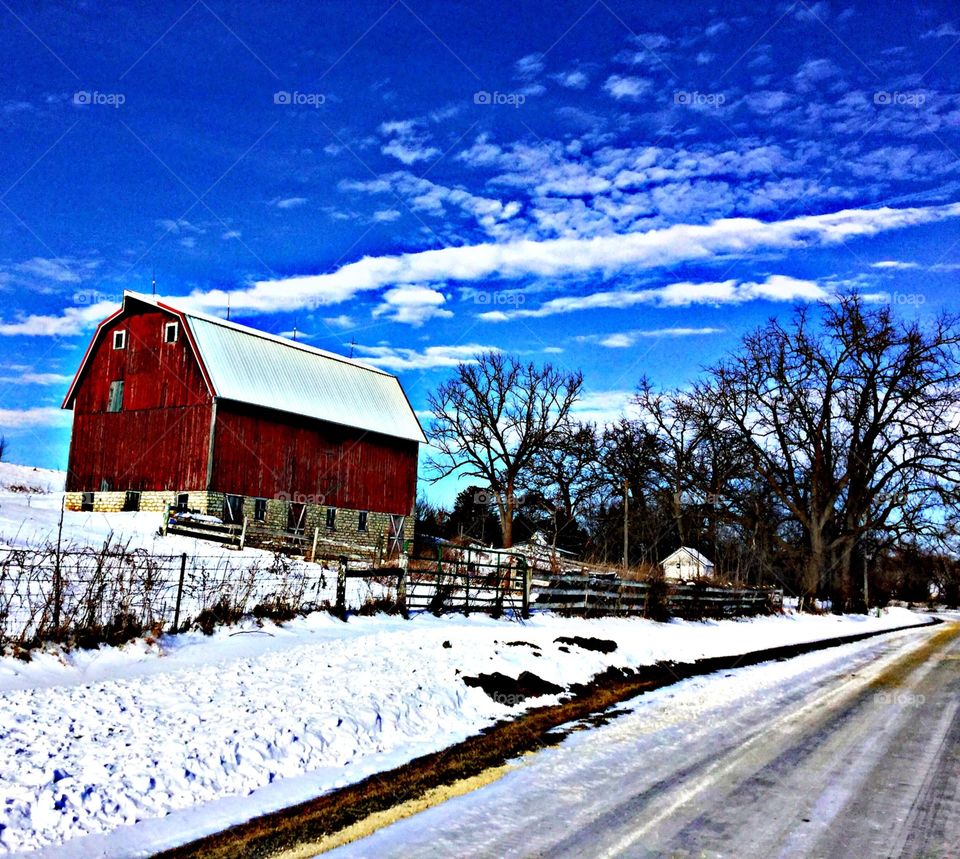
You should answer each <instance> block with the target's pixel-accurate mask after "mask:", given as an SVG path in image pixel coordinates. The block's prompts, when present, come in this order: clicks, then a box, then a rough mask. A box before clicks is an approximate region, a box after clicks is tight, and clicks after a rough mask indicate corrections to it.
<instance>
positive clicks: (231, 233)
mask: <svg viewBox="0 0 960 859" xmlns="http://www.w3.org/2000/svg"><path fill="white" fill-rule="evenodd" d="M240 235H241V233H240V230H227V231H226V232H225V233H224V234H223V235H222V236H220V238H221V239H223V240H224V241H229V240H230V239H239V238H240Z"/></svg>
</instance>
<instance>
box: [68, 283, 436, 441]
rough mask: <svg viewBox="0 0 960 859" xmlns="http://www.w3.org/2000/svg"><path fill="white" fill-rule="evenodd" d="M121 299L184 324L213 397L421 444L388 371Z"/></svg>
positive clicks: (142, 298) (135, 296) (131, 296)
mask: <svg viewBox="0 0 960 859" xmlns="http://www.w3.org/2000/svg"><path fill="white" fill-rule="evenodd" d="M128 301H135V302H141V303H144V304H149V305H152V306H155V307H157V308H159V309H160V310H164V311H166V312H168V313H172V314H174V315H176V316H179V317H180V318H181V319H182V320H183V322H184V325H185V326H186V327H187V329H188V331H189V335H190V339H191V342H192V343H193V345H194V347H195V348H196V351H197V358H198V359H199V361H200V363H201V365H202V367H203V369H204V370H205V373H206V376H207V379H208V380H209V383H210V386H211V389H212V390H211V393H212V394H213V395H214V396H216V397H218V398H221V399H224V400H232V401H234V402H238V403H245V404H248V405H252V406H259V407H262V408H267V409H275V410H277V411H281V412H287V413H290V414H295V415H302V416H304V417H309V418H315V419H317V420H322V421H327V422H329V423H335V424H340V425H343V426H349V427H355V428H357V429H363V430H367V431H368V432H375V433H380V434H382V435H386V436H391V437H393V438H402V439H408V440H410V441H416V442H425V441H426V438H425V437H424V434H423V429H422V428H421V427H420V422H419V421H418V420H417V416H416V414H415V413H414V411H413V408H412V407H411V405H410V401H409V400H408V399H407V396H406V394H405V393H404V391H403V388H402V387H401V386H400V380H399V379H397V377H396V376H393V375H391V374H390V373H387V372H385V371H383V370H381V369H379V368H377V367H371V366H370V365H368V364H364V363H363V362H361V361H356V360H354V359H352V358H346V357H344V356H342V355H337V354H335V353H333V352H327V351H325V350H323V349H317V348H315V347H313V346H308V345H307V344H305V343H297V342H295V341H293V340H287V339H286V338H284V337H278V336H276V335H274V334H268V333H267V332H265V331H258V330H257V329H256V328H249V327H248V326H246V325H239V324H237V323H236V322H230V321H227V320H225V319H219V318H217V317H215V316H208V315H207V314H205V313H197V312H195V311H189V310H183V309H180V308H177V307H174V306H173V305H171V304H168V303H166V302H164V301H161V300H159V299H158V298H156V297H155V296H149V295H142V294H140V293H136V292H129V291H126V292H124V294H123V310H126V309H127V302H128ZM121 312H122V311H121ZM117 315H118V314H114V315H113V316H110V317H108V319H106V320H104V322H102V323H101V328H98V329H97V334H96V335H95V336H94V340H93V342H96V340H97V338H98V337H99V335H100V330H101V329H102V327H103V325H105V324H106V323H107V322H109V321H111V320H113V319H115V318H116V317H117ZM91 347H92V344H91ZM91 351H92V348H91V349H90V350H88V352H87V356H85V357H84V360H83V363H82V364H81V365H80V369H79V370H78V371H77V375H76V378H75V379H74V381H73V384H72V385H71V386H70V390H69V391H68V392H67V396H66V399H65V400H64V408H69V407H70V405H71V402H72V398H73V393H74V389H75V387H76V385H77V381H78V380H79V378H80V376H81V374H82V372H83V369H84V365H85V364H86V362H87V358H88V357H89V355H90V353H91Z"/></svg>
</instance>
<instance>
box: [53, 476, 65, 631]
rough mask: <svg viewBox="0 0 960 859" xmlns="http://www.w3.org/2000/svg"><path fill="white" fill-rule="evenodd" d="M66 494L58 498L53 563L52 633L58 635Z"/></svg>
mask: <svg viewBox="0 0 960 859" xmlns="http://www.w3.org/2000/svg"><path fill="white" fill-rule="evenodd" d="M66 506H67V496H66V495H64V496H63V498H61V499H60V524H59V525H58V526H57V554H56V557H55V558H54V564H53V634H54V635H56V636H57V637H58V638H59V636H60V608H61V606H62V604H63V572H62V570H61V567H60V544H61V542H62V541H63V511H64V508H65V507H66Z"/></svg>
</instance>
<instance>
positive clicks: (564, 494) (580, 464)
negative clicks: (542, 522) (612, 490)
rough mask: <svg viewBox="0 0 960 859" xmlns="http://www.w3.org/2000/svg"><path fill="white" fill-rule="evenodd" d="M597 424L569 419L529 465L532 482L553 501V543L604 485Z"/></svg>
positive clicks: (572, 525)
mask: <svg viewBox="0 0 960 859" xmlns="http://www.w3.org/2000/svg"><path fill="white" fill-rule="evenodd" d="M599 463H600V450H599V445H598V439H597V428H596V426H595V425H594V424H586V423H580V422H578V421H572V420H571V421H566V422H564V423H563V424H561V425H560V426H559V427H557V431H556V432H555V433H554V435H553V438H552V439H551V441H550V444H548V445H545V446H544V447H543V448H541V449H540V450H539V451H538V452H537V453H536V454H535V455H534V458H533V462H532V463H531V465H530V482H531V484H532V485H533V486H534V487H536V488H537V489H538V490H539V491H540V492H541V493H542V495H543V497H544V498H545V499H547V500H548V501H549V503H550V507H551V509H550V513H551V517H552V520H553V531H554V533H553V542H554V545H556V542H557V538H558V536H559V532H560V531H561V530H563V529H564V528H567V529H569V528H571V527H575V525H576V519H577V517H578V516H579V515H580V514H581V513H582V512H583V511H584V508H585V506H586V505H587V504H588V503H589V502H590V501H591V500H592V499H593V498H594V497H595V496H596V494H597V492H598V491H599V490H600V489H601V487H602V486H603V484H604V480H603V475H602V473H601V469H600V465H599Z"/></svg>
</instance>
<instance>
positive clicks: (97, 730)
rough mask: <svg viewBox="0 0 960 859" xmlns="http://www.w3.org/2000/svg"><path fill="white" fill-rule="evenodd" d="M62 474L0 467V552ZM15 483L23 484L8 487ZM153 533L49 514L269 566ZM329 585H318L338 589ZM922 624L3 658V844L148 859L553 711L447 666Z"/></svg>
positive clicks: (132, 524)
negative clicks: (496, 695) (606, 647)
mask: <svg viewBox="0 0 960 859" xmlns="http://www.w3.org/2000/svg"><path fill="white" fill-rule="evenodd" d="M62 480H63V475H62V473H60V472H42V471H39V470H34V469H26V468H24V467H22V466H10V465H8V464H5V463H0V547H3V546H9V547H30V546H38V545H42V544H43V543H45V542H54V541H56V538H57V529H58V520H59V517H60V508H61V503H62V497H63V496H62V492H60V491H59V488H60V487H62ZM20 485H24V486H28V487H33V489H34V490H38V491H36V492H35V493H34V492H32V491H31V492H28V493H22V492H14V491H10V487H11V486H20ZM39 490H42V491H39ZM160 524H161V516H160V515H159V514H157V513H148V512H140V513H111V514H105V513H91V512H78V511H66V512H65V513H64V521H63V545H64V546H65V547H66V546H92V547H98V546H102V545H103V543H104V542H105V541H106V540H107V539H111V540H112V541H113V542H114V543H119V544H126V545H128V546H129V548H131V549H144V550H146V551H148V552H150V553H151V554H154V555H166V556H170V555H179V554H180V553H181V552H186V553H188V555H191V556H193V555H202V556H205V557H206V558H211V557H213V558H221V559H223V560H224V561H225V562H226V561H229V562H230V563H231V565H236V566H240V567H242V565H243V564H244V563H248V564H254V563H259V564H260V565H262V566H267V565H268V564H269V560H270V559H271V557H272V555H271V554H270V553H268V552H263V551H259V550H256V549H246V550H244V551H243V552H238V551H237V550H235V549H232V548H229V547H226V546H222V545H219V544H216V543H211V542H208V541H200V540H196V539H194V538H190V537H184V536H182V535H167V536H166V537H160V536H159V534H158V528H159V526H160ZM296 563H298V564H302V562H296ZM313 569H314V570H316V569H317V568H315V567H314V568H313ZM327 578H328V580H329V582H328V584H329V586H330V587H331V588H332V585H333V582H334V581H335V578H334V577H333V576H328V577H327ZM348 587H350V588H351V590H352V591H353V592H352V594H351V595H350V598H351V600H352V601H354V602H359V601H360V599H359V598H360V597H361V596H362V595H363V593H364V591H363V589H364V588H370V587H371V586H370V585H368V584H367V583H365V582H363V581H361V580H356V579H351V580H348ZM371 593H372V592H371ZM328 596H331V595H330V594H327V593H324V594H323V595H322V597H323V598H327V597H328ZM319 598H320V597H318V599H319ZM920 620H921V618H919V617H917V616H916V615H915V614H912V613H911V612H909V611H907V610H906V609H893V610H890V611H889V612H886V613H884V614H882V615H881V616H879V617H875V616H871V617H869V618H867V617H863V616H860V617H856V616H851V617H843V618H839V617H834V616H820V617H814V616H809V615H805V616H801V615H794V614H787V615H784V616H780V617H769V618H755V619H752V620H749V621H746V620H743V621H733V620H726V621H714V622H700V623H693V622H684V621H679V620H678V621H673V622H671V623H668V624H657V623H653V622H651V621H645V620H641V619H619V618H607V619H596V620H583V619H571V618H559V617H554V616H550V615H537V616H535V617H534V618H532V619H531V620H530V621H528V622H524V623H520V622H518V621H511V620H493V619H491V618H488V617H483V616H472V617H470V618H464V617H462V616H448V617H443V618H434V617H432V616H429V615H420V616H417V617H416V618H415V619H413V620H411V621H405V620H403V619H401V618H397V617H387V616H383V615H381V616H377V617H354V618H351V619H350V621H349V622H348V623H344V622H342V621H340V620H337V619H335V618H333V617H331V616H330V615H328V614H324V613H314V614H311V615H308V616H306V617H303V618H298V619H296V620H294V621H291V622H289V623H287V624H285V625H283V626H277V625H274V624H270V623H267V624H264V625H262V626H259V625H257V624H255V623H253V622H252V621H251V622H245V623H243V624H240V625H238V626H234V627H225V628H221V629H218V630H216V631H215V632H214V634H213V635H212V636H210V637H205V636H203V635H202V634H201V633H199V632H196V633H187V634H183V635H179V636H161V637H159V638H157V639H149V640H137V641H134V642H131V643H129V644H127V645H126V646H123V647H119V648H114V647H103V648H100V649H98V650H92V651H73V652H69V653H67V652H62V651H60V650H56V649H52V648H51V649H47V650H45V651H41V652H38V653H37V654H36V655H35V656H34V658H33V660H32V661H31V662H29V663H24V662H21V661H18V660H16V659H14V658H12V657H4V658H0V713H2V720H0V785H2V786H3V787H2V792H0V796H2V798H3V803H2V804H0V853H12V852H18V853H20V852H25V853H29V854H30V855H34V856H36V855H48V856H57V857H60V856H101V855H109V856H141V855H149V854H151V853H153V852H155V851H157V850H160V849H164V848H165V847H170V846H174V845H176V844H180V843H183V842H185V841H188V840H190V839H192V838H196V837H199V836H201V835H203V834H206V833H209V832H213V831H216V830H218V829H222V828H224V827H226V826H229V825H231V824H233V823H237V822H240V821H243V820H246V819H248V818H249V817H251V816H254V815H257V814H262V813H264V812H267V811H270V810H273V809H276V808H280V807H283V806H285V805H289V804H291V803H294V802H298V801H302V800H304V799H308V798H310V797H313V796H316V795H318V794H320V793H323V792H325V791H329V790H332V789H335V788H337V787H339V786H342V785H345V784H348V783H351V782H355V781H357V780H360V779H362V778H364V777H366V776H367V775H370V774H372V773H375V772H378V771H382V770H384V769H388V768H391V767H394V766H397V765H399V764H401V763H403V762H405V761H408V760H410V759H412V758H414V757H417V756H419V755H422V754H425V753H427V752H430V751H434V750H436V749H439V748H442V747H444V746H446V745H449V744H451V743H454V742H457V741H459V740H461V739H464V738H465V737H467V736H469V735H471V734H473V733H476V732H477V731H479V730H480V729H482V728H483V727H485V726H488V725H490V724H492V723H493V722H495V721H497V720H499V719H502V718H504V717H508V716H510V715H512V714H516V713H519V712H521V711H522V710H523V709H524V708H525V707H528V706H531V705H537V704H542V703H548V702H550V701H551V700H555V699H554V698H550V697H549V696H545V697H543V698H540V699H535V700H532V701H528V702H525V703H524V704H523V705H520V706H508V703H509V702H494V701H493V700H491V699H490V698H489V697H488V696H487V695H486V694H484V693H483V692H482V691H481V690H480V689H477V688H473V687H468V686H467V685H466V684H465V683H464V682H463V679H462V678H463V676H464V675H472V674H477V673H481V672H487V673H489V672H495V671H499V672H502V673H504V674H507V675H510V676H514V677H515V676H517V675H518V674H519V673H520V672H521V671H531V672H533V673H534V674H537V675H538V676H540V677H542V678H543V679H545V680H548V681H550V682H552V683H556V684H558V685H560V686H564V687H566V686H569V685H570V684H572V683H582V682H586V681H588V680H589V679H590V678H592V677H593V676H594V675H596V674H597V673H599V672H601V671H603V670H604V669H605V668H607V667H609V666H611V665H616V666H638V665H643V664H650V663H653V662H656V661H660V660H674V661H691V660H695V659H697V658H700V657H703V656H716V655H722V654H736V653H743V652H746V651H750V650H757V649H761V648H764V647H772V646H776V645H780V644H789V643H796V642H800V641H809V640H815V639H821V638H829V637H832V636H835V635H841V634H844V633H854V632H861V631H863V632H865V631H869V630H880V629H887V628H890V627H892V626H898V625H903V624H907V623H912V622H920ZM559 636H588V637H589V636H596V637H600V638H607V639H613V640H614V641H616V642H617V645H618V646H617V649H616V650H615V651H614V652H612V653H609V654H601V653H597V652H594V651H589V650H582V649H580V648H578V647H576V646H571V647H569V648H568V649H567V651H566V652H565V651H562V650H560V645H558V644H557V643H556V642H555V641H554V639H556V638H557V637H559ZM513 641H526V642H530V643H533V644H537V645H539V647H540V650H536V649H534V648H531V647H526V646H510V645H509V642H513ZM447 642H449V644H450V646H449V647H445V646H444V644H445V643H447ZM38 851H39V852H38Z"/></svg>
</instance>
